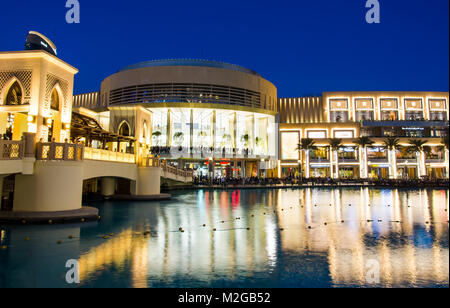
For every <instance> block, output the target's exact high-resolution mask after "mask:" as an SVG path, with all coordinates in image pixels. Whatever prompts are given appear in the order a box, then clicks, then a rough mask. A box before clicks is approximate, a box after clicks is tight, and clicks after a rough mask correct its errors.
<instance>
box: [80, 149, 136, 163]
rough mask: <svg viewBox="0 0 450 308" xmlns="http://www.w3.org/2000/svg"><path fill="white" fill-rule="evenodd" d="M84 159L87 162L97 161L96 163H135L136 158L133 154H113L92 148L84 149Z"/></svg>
mask: <svg viewBox="0 0 450 308" xmlns="http://www.w3.org/2000/svg"><path fill="white" fill-rule="evenodd" d="M84 159H87V160H98V161H109V162H118V163H129V164H134V163H136V158H135V156H134V154H128V153H121V152H113V151H107V150H101V149H94V148H88V147H86V148H84Z"/></svg>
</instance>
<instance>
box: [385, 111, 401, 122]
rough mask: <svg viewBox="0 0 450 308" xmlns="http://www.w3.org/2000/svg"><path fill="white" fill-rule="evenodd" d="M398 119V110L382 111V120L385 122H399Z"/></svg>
mask: <svg viewBox="0 0 450 308" xmlns="http://www.w3.org/2000/svg"><path fill="white" fill-rule="evenodd" d="M398 119H399V118H398V111H396V110H383V111H381V120H383V121H397V120H398Z"/></svg>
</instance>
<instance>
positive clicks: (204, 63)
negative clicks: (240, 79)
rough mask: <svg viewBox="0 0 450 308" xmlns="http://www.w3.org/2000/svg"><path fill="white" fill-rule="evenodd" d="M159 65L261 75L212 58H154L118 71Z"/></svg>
mask: <svg viewBox="0 0 450 308" xmlns="http://www.w3.org/2000/svg"><path fill="white" fill-rule="evenodd" d="M159 66H200V67H213V68H223V69H227V70H233V71H238V72H242V73H247V74H252V75H256V76H260V77H261V75H260V74H258V73H257V72H255V71H252V70H250V69H247V68H245V67H242V66H239V65H235V64H230V63H225V62H217V61H210V60H200V59H167V60H152V61H146V62H140V63H136V64H133V65H129V66H126V67H124V68H122V69H120V70H119V71H118V72H123V71H128V70H133V69H139V68H147V67H159Z"/></svg>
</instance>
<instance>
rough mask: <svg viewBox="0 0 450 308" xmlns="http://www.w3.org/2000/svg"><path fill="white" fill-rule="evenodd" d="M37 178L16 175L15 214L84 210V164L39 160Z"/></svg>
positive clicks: (36, 169) (36, 164) (36, 171)
mask: <svg viewBox="0 0 450 308" xmlns="http://www.w3.org/2000/svg"><path fill="white" fill-rule="evenodd" d="M34 171H35V172H34V175H22V174H18V175H16V182H15V190H14V206H13V211H14V212H58V211H72V210H79V209H81V198H82V194H83V165H82V162H72V161H37V162H36V163H35V170H34Z"/></svg>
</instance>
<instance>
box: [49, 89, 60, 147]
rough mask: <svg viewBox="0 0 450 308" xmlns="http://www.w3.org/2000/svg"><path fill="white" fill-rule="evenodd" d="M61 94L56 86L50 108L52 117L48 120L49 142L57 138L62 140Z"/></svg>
mask: <svg viewBox="0 0 450 308" xmlns="http://www.w3.org/2000/svg"><path fill="white" fill-rule="evenodd" d="M60 109H61V96H60V94H59V92H58V90H57V88H56V87H55V88H54V89H53V91H52V93H51V96H50V110H51V114H52V118H51V119H50V120H49V121H48V122H47V126H48V142H51V141H52V140H53V139H55V140H56V141H57V142H58V141H61V140H60V139H61V129H62V124H61V110H60Z"/></svg>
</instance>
